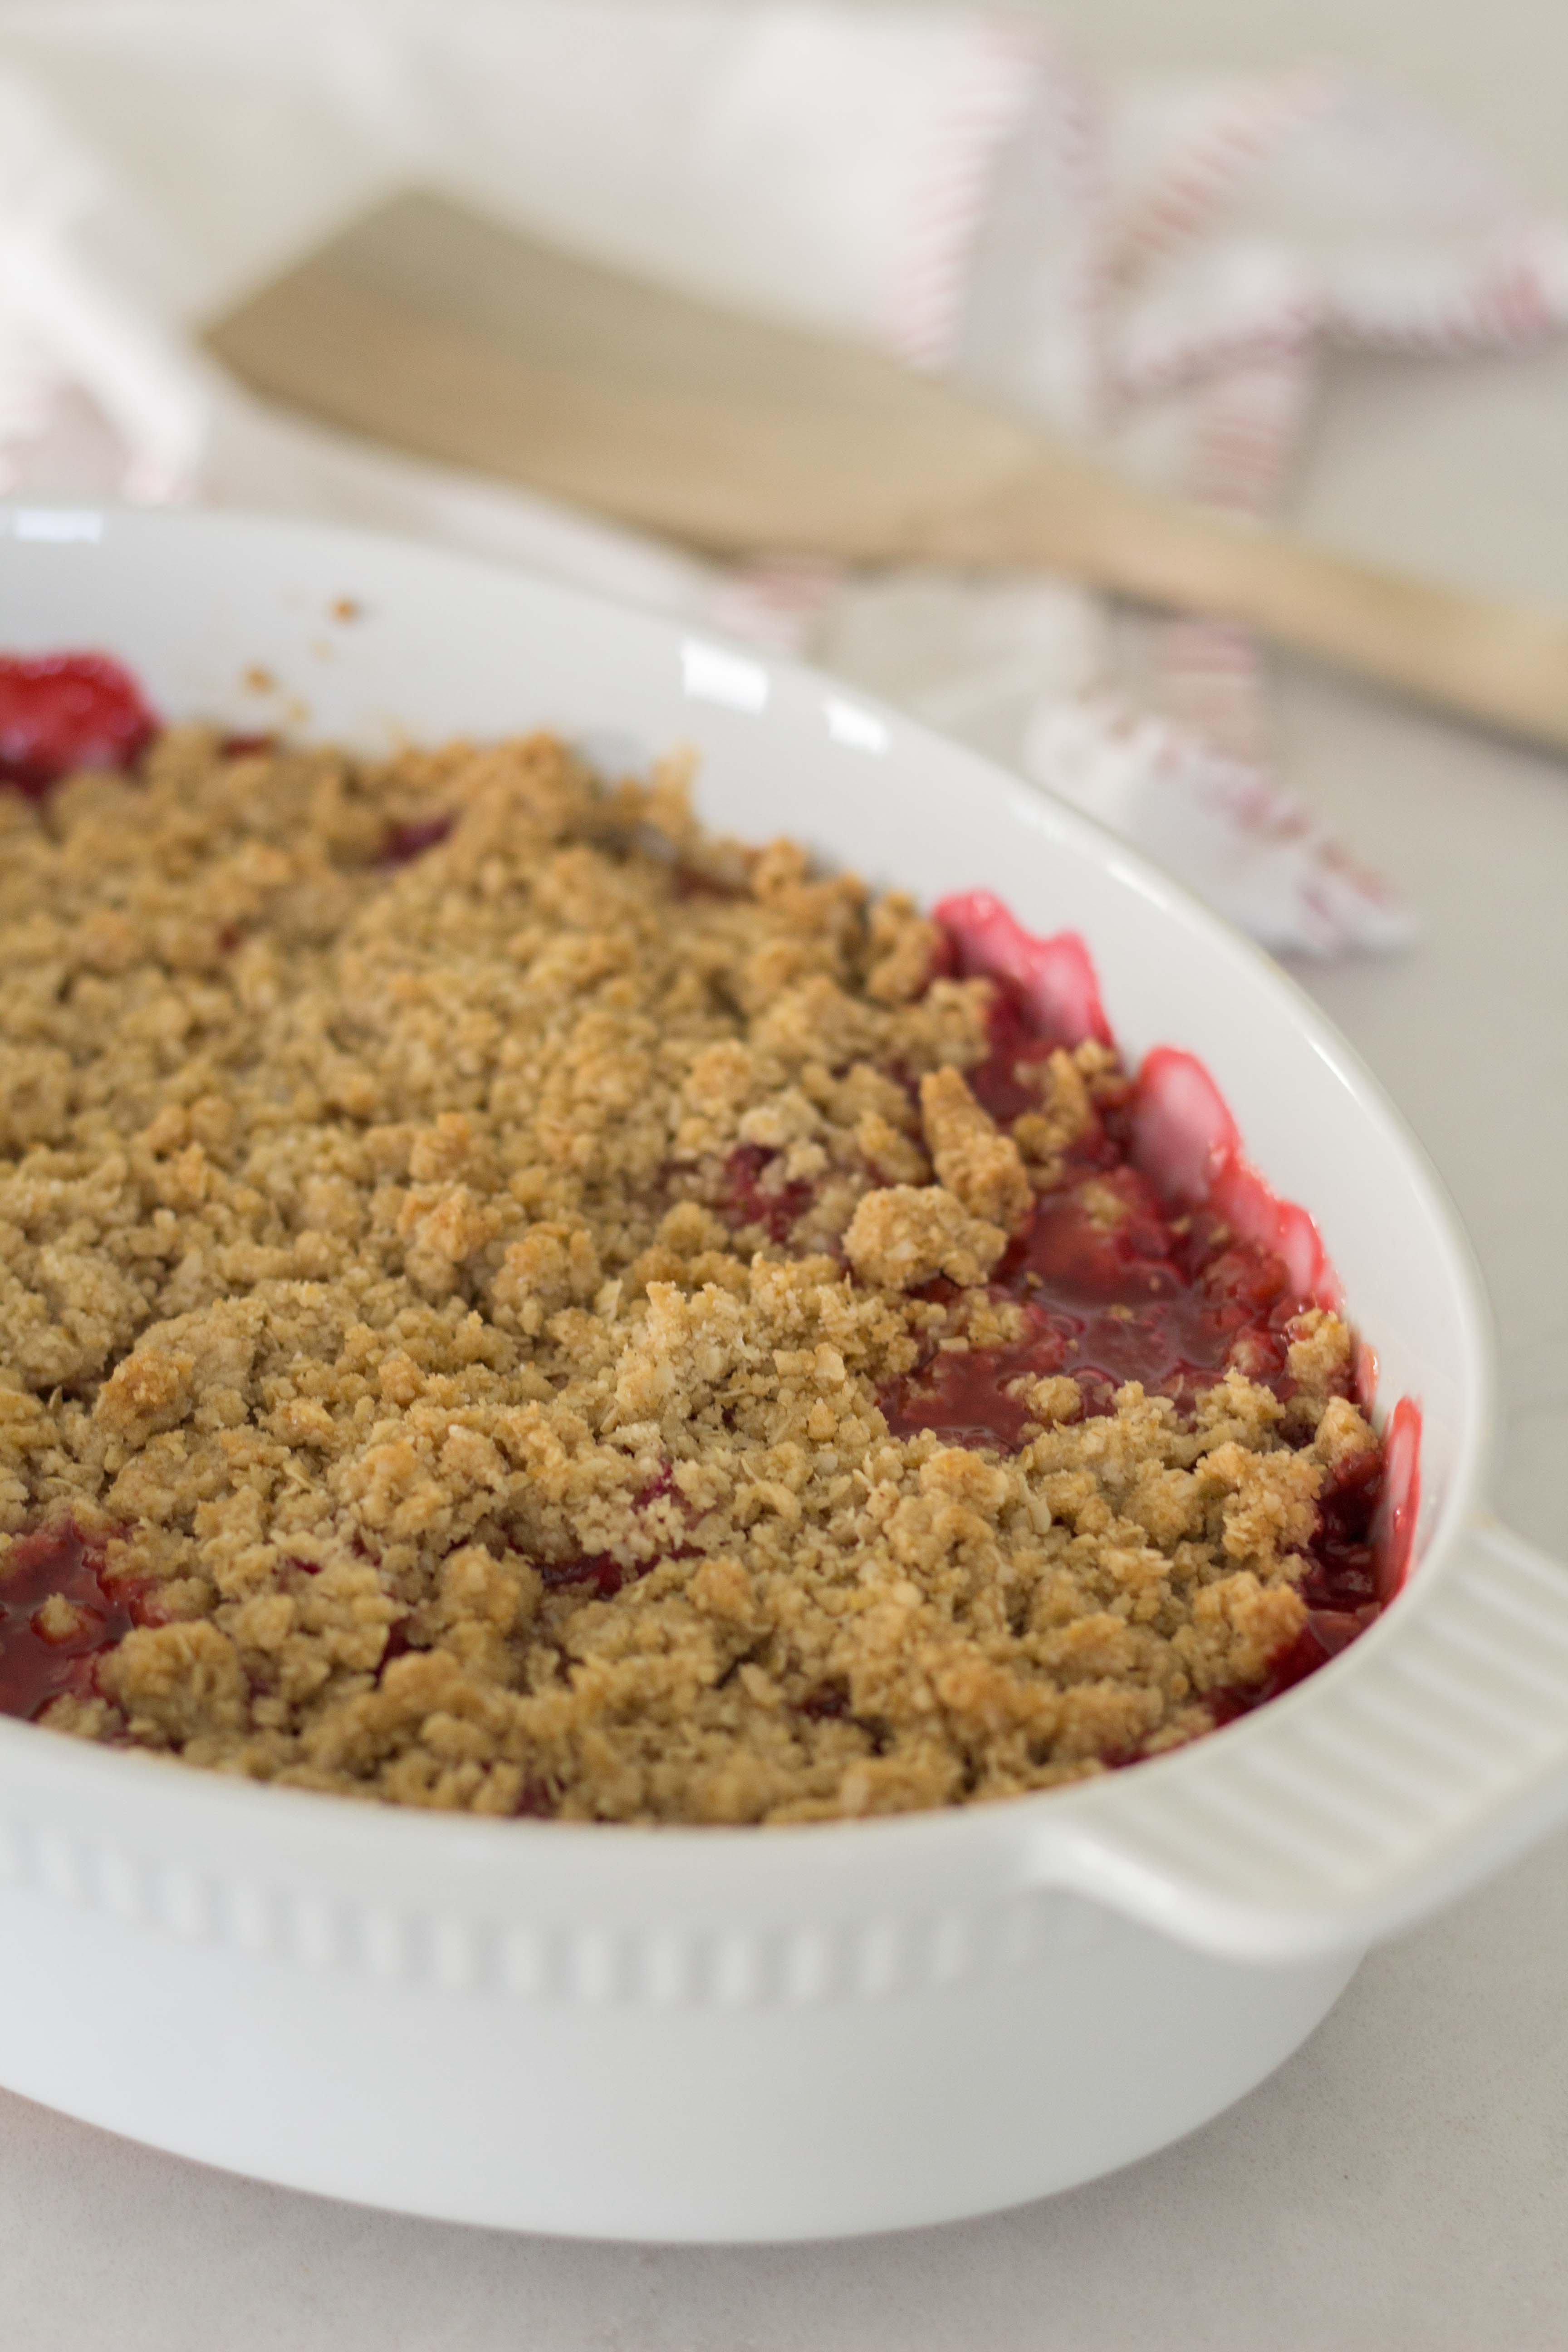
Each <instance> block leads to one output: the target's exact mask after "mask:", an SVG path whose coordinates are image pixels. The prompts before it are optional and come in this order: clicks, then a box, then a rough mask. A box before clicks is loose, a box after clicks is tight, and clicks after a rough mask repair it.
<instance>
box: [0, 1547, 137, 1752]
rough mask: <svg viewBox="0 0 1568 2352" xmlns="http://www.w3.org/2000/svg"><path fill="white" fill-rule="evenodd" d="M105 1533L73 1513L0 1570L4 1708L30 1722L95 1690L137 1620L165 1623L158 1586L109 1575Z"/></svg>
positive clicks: (0, 1704) (1, 1711)
mask: <svg viewBox="0 0 1568 2352" xmlns="http://www.w3.org/2000/svg"><path fill="white" fill-rule="evenodd" d="M107 1540H108V1539H107V1538H105V1537H102V1536H84V1535H83V1534H82V1533H81V1531H80V1529H79V1528H77V1527H75V1526H74V1525H73V1524H72V1522H71V1521H70V1520H68V1519H67V1520H64V1521H62V1522H61V1523H60V1524H59V1525H58V1526H57V1527H49V1528H38V1529H37V1532H36V1533H35V1534H33V1535H26V1536H23V1537H22V1538H20V1539H19V1540H18V1541H17V1542H16V1543H15V1544H13V1545H12V1547H11V1553H10V1557H9V1559H8V1560H7V1562H6V1564H5V1572H4V1574H3V1575H0V1715H16V1716H20V1717H23V1719H24V1720H25V1721H26V1722H29V1723H30V1722H31V1721H32V1720H33V1719H34V1717H37V1716H39V1715H41V1714H42V1713H43V1711H44V1709H45V1708H46V1707H47V1706H48V1705H49V1704H50V1702H51V1700H54V1699H57V1698H61V1697H63V1696H65V1695H66V1694H67V1693H68V1692H69V1693H70V1694H71V1695H72V1696H75V1697H78V1698H88V1697H90V1696H91V1695H92V1692H93V1690H94V1687H95V1684H94V1675H95V1673H96V1670H97V1664H98V1660H99V1659H100V1657H101V1656H102V1654H103V1653H104V1652H105V1651H106V1650H111V1649H112V1648H113V1647H114V1645H115V1643H117V1642H119V1641H121V1639H122V1638H123V1637H124V1635H125V1634H127V1633H130V1631H131V1629H132V1626H133V1625H155V1624H158V1623H160V1622H162V1621H161V1619H160V1617H159V1615H158V1612H157V1607H156V1602H155V1599H154V1597H153V1596H154V1593H155V1588H154V1587H152V1586H150V1585H149V1584H148V1583H147V1582H146V1581H145V1580H142V1579H140V1578H133V1577H114V1578H111V1577H110V1573H109V1563H108V1552H107ZM60 1602H64V1603H65V1604H66V1605H67V1609H68V1612H69V1616H68V1618H67V1616H66V1612H65V1611H63V1610H61V1609H60V1608H59V1606H58V1604H59V1603H60ZM50 1603H54V1604H55V1606H54V1607H53V1608H52V1609H51V1608H50V1606H49V1604H50ZM51 1617H58V1619H59V1620H60V1622H59V1624H58V1626H57V1625H54V1624H51V1622H49V1621H50V1619H51Z"/></svg>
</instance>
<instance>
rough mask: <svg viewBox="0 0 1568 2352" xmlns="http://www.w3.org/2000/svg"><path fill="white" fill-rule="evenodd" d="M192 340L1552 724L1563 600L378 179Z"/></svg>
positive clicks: (418, 434) (630, 494)
mask: <svg viewBox="0 0 1568 2352" xmlns="http://www.w3.org/2000/svg"><path fill="white" fill-rule="evenodd" d="M207 341H208V342H209V344H210V346H211V348H212V349H213V351H215V352H216V353H217V354H218V356H219V357H220V358H221V359H223V360H224V361H226V362H227V364H228V365H229V366H230V367H231V368H233V369H234V370H235V371H236V373H237V374H238V375H240V376H241V377H243V378H244V379H245V380H246V381H247V383H250V384H251V385H253V386H254V387H255V388H256V389H257V390H258V392H261V393H264V394H270V395H273V396H275V397H277V398H280V399H282V400H285V401H290V402H293V403H295V404H298V405H299V406H300V407H302V408H305V409H308V410H310V411H311V412H313V413H314V414H315V415H318V416H322V417H326V418H329V419H331V421H332V422H334V423H336V424H339V425H351V426H354V427H357V428H358V429H359V430H361V431H363V432H365V433H370V434H374V435H376V436H379V437H380V438H382V439H384V440H387V441H391V442H395V443H396V444H398V445H399V446H402V447H404V448H405V449H410V450H414V451H416V452H417V453H418V454H420V455H421V456H424V457H436V458H440V459H444V460H447V461H452V462H456V463H458V464H459V465H463V466H471V467H480V468H482V469H484V470H485V471H487V472H490V473H494V474H500V475H504V476H507V477H509V478H511V479H513V480H516V481H521V482H525V483H528V484H530V485H531V487H533V488H538V489H541V490H544V491H547V492H549V493H551V494H552V495H553V496H554V497H557V498H560V499H567V500H571V501H574V502H575V503H576V504H579V505H581V506H584V507H588V508H591V509H595V510H596V511H597V512H599V513H601V514H605V515H610V516H614V517H616V519H617V520H620V521H623V522H626V523H632V524H637V525H639V526H640V527H642V528H643V529H645V530H653V531H660V532H663V533H665V534H667V535H668V536H669V537H671V538H674V539H677V540H679V541H684V542H686V543H687V544H688V545H690V546H693V547H697V548H701V549H705V550H707V551H710V552H712V553H715V554H721V555H739V554H749V553H756V552H759V551H773V552H779V551H804V552H809V553H812V554H817V555H831V556H837V557H843V558H846V559H847V560H849V561H851V562H865V563H886V562H898V561H900V560H903V559H908V558H921V559H926V560H930V561H936V562H951V563H957V564H961V565H973V566H977V567H979V566H988V565H1031V564H1037V565H1039V566H1041V567H1042V568H1044V569H1047V570H1049V571H1052V572H1065V573H1067V574H1068V575H1070V576H1071V577H1073V578H1075V579H1079V580H1083V581H1088V582H1089V583H1092V584H1093V585H1095V586H1096V587H1100V588H1106V589H1111V590H1115V591H1117V592H1118V593H1121V594H1123V595H1127V596H1131V597H1134V598H1138V599H1141V600H1142V601H1145V602H1147V603H1150V604H1161V605H1169V606H1173V607H1175V608H1176V609H1177V610H1179V611H1182V612H1189V613H1202V614H1210V615H1215V616H1219V617H1223V618H1226V619H1230V620H1234V621H1241V622H1246V623H1248V624H1250V625H1252V626H1254V627H1256V628H1258V629H1260V630H1261V631H1263V632H1264V634H1265V635H1268V636H1270V637H1273V638H1276V639H1278V640H1279V643H1280V644H1282V645H1288V646H1296V647H1298V648H1299V649H1300V650H1301V651H1303V652H1305V653H1309V654H1313V655H1316V656H1320V657H1321V658H1322V659H1324V660H1326V661H1329V662H1332V663H1336V664H1338V665H1340V666H1341V667H1343V668H1345V669H1349V670H1352V671H1354V672H1356V673H1357V674H1358V675H1360V676H1361V677H1369V678H1374V679H1376V680H1378V681H1379V682H1380V683H1382V684H1384V685H1388V686H1393V687H1396V688H1402V689H1404V690H1405V691H1406V692H1408V693H1411V694H1414V695H1417V696H1419V697H1421V698H1424V699H1426V700H1427V701H1429V702H1433V703H1436V704H1437V705H1438V706H1439V707H1441V708H1443V709H1447V710H1451V711H1458V712H1460V713H1462V714H1463V715H1464V716H1465V717H1467V718H1469V719H1480V720H1483V721H1485V722H1487V723H1488V724H1490V725H1492V726H1495V727H1499V728H1501V729H1503V730H1506V731H1508V732H1510V733H1514V734H1519V735H1523V736H1526V737H1530V738H1532V739H1533V740H1537V741H1540V742H1542V743H1547V744H1550V745H1552V747H1553V748H1555V749H1557V750H1559V751H1563V750H1568V616H1565V615H1562V614H1555V613H1548V612H1541V611H1530V610H1526V609H1523V608H1521V607H1516V606H1510V605H1506V604H1495V603H1490V602H1488V601H1486V600H1483V599H1481V598H1479V597H1472V596H1466V595H1461V594H1459V593H1456V592H1455V591H1452V590H1449V589H1447V588H1443V587H1438V586H1436V585H1434V584H1431V583H1425V582H1421V581H1417V580H1413V579H1406V578H1403V577H1401V576H1400V575H1399V574H1398V573H1396V572H1383V571H1379V570H1376V569H1374V568H1373V567H1372V566H1369V565H1364V564H1362V563H1357V562H1350V561H1349V560H1347V559H1346V558H1344V557H1342V556H1338V555H1334V554H1331V553H1329V552H1328V551H1325V550H1321V549H1318V548H1314V547H1310V546H1307V545H1305V544H1303V543H1302V542H1301V541H1298V540H1294V539H1291V538H1289V537H1287V536H1286V535H1284V534H1283V533H1280V532H1278V531H1273V530H1263V529H1260V528H1258V527H1256V526H1253V525H1251V524H1248V523H1246V522H1240V521H1236V520H1231V519H1229V518H1227V517H1225V516H1222V515H1219V514H1216V513H1215V512H1213V511H1211V510H1209V509H1205V508H1202V507H1198V506H1194V505H1188V504H1186V503H1184V501H1182V500H1180V499H1173V498H1166V497H1163V496H1161V495H1160V494H1159V493H1157V492H1155V491H1152V490H1147V489H1142V488H1138V487H1137V486H1136V485H1135V484H1133V483H1131V482H1129V481H1125V480H1123V479H1121V478H1120V477H1119V476H1117V475H1116V474H1114V473H1112V472H1110V470H1108V469H1107V468H1106V467H1102V466H1100V465H1097V464H1095V463H1094V462H1093V461H1092V460H1091V459H1089V458H1088V457H1083V456H1082V455H1080V454H1079V452H1078V451H1077V450H1075V449H1073V448H1071V447H1069V446H1065V445H1063V444H1061V443H1059V442H1057V441H1054V440H1052V439H1050V438H1049V437H1048V436H1047V435H1045V434H1044V433H1042V432H1040V431H1039V430H1038V429H1037V427H1036V426H1035V425H1032V424H1029V423H1027V422H1026V421H1024V420H1022V419H1020V418H1018V417H1016V416H1014V415H1008V414H1005V413H1003V412H1001V411H999V410H995V409H992V408H988V407H986V406H985V405H984V404H982V403H980V402H978V401H974V400H971V399H969V398H967V397H966V396H965V395H963V394H960V393H957V392H954V391H952V390H950V389H948V388H947V387H946V386H944V385H942V384H940V383H932V382H930V381H928V380H926V379H925V378H923V377H921V376H919V375H915V374H912V373H910V372H908V371H907V370H905V369H902V368H900V367H899V366H897V365H896V364H895V363H894V362H891V361H889V360H885V359H882V358H880V357H879V356H878V355H877V354H876V353H874V352H867V351H860V350H856V349H852V348H850V347H848V346H841V345H838V344H836V343H833V342H830V341H825V340H822V339H820V338H817V337H815V336H811V335H805V334H800V333H796V332H795V331H792V330H789V329H785V328H781V327H777V326H773V325H770V324H767V323H766V322H764V321H763V320H756V319H752V318H749V317H745V316H742V315H741V314H740V313H737V312H731V311H729V310H721V309H720V308H718V307H716V306H710V305H709V304H706V303H702V302H697V301H692V300H689V299H687V298H685V297H683V296H681V295H679V294H674V293H670V292H668V291H666V290H664V289H661V288H658V287H656V286H653V285H650V284H646V283H643V282H641V281H640V280H638V279H637V278H630V277H626V276H623V275H622V274H620V273H619V272H617V271H616V270H612V269H605V268H600V267H599V266H597V265H596V264H595V263H592V262H588V261H584V260H582V259H579V258H577V257H574V256H573V255H570V254H567V253H564V252H561V251H558V250H555V249H553V248H552V247H547V246H544V245H540V244H536V243H534V242H533V241H532V240H531V239H530V238H528V237H525V236H520V235H518V234H517V233H515V232H514V231H512V230H510V229H506V228H502V227H500V226H497V225H495V224H493V223H491V222H489V221H487V220H483V219H479V218H478V217H476V216H475V215H472V214H470V213H468V212H465V211H463V210H461V209H460V208H459V207H458V206H456V205H452V204H449V203H447V201H446V200H445V199H443V198H440V197H437V196H433V195H428V194H423V193H421V192H417V191H410V192H409V193H407V194H402V195H398V196H396V197H395V198H393V199H392V201H391V202H389V203H387V204H385V205H383V206H382V207H381V208H380V209H379V210H378V211H377V212H375V213H374V214H372V215H370V217H369V218H368V219H365V220H363V221H362V222H360V223H359V224H358V225H357V226H353V227H351V228H350V229H348V230H347V231H346V232H344V234H342V236H338V237H336V238H335V239H334V240H333V241H332V242H331V243H330V244H328V245H326V246H324V247H321V249H320V250H319V251H318V252H316V253H314V254H313V255H311V256H310V258H309V259H307V260H305V261H303V262H301V263H300V265H299V266H298V268H294V269H291V270H290V271H289V272H288V274H287V275H286V276H284V277H282V278H279V279H278V280H277V281H276V282H275V283H274V284H272V285H270V286H268V287H266V288H265V289H263V290H262V291H261V292H259V293H258V294H257V295H255V296H254V297H252V298H251V299H249V300H248V301H247V302H244V303H243V304H241V306H240V307H239V308H238V309H237V310H233V311H231V312H230V313H229V314H228V315H227V316H226V318H223V319H221V320H218V321H217V322H216V325H214V326H213V327H212V328H211V329H210V331H209V332H208V336H207Z"/></svg>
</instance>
